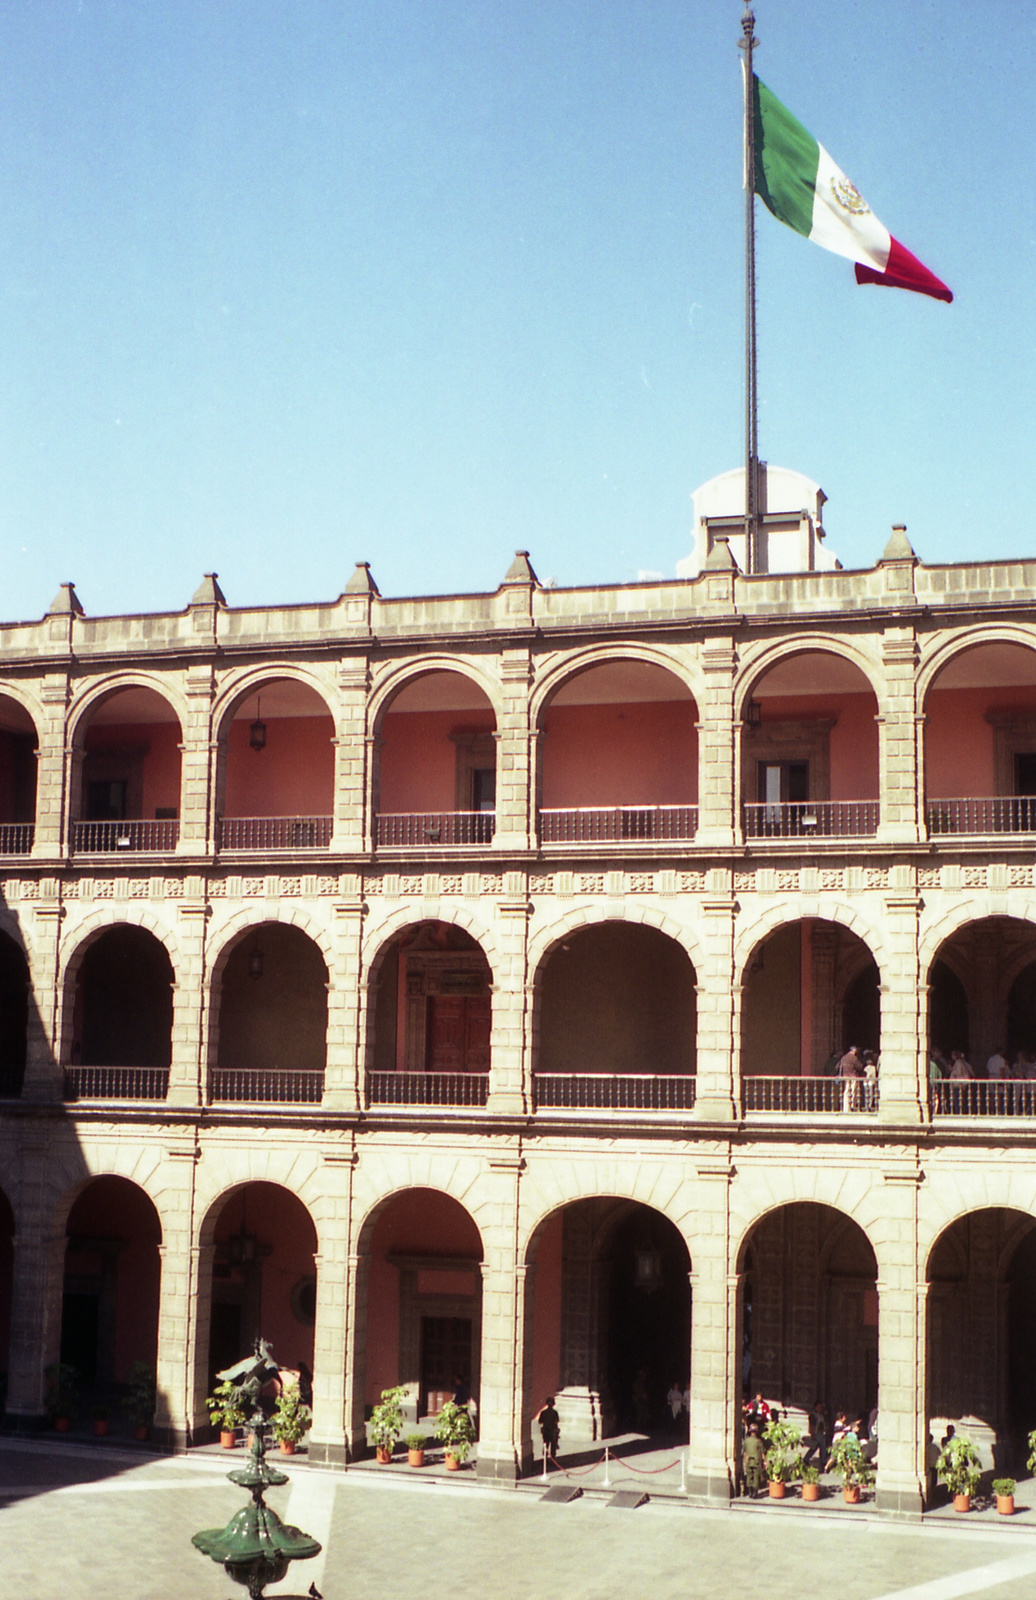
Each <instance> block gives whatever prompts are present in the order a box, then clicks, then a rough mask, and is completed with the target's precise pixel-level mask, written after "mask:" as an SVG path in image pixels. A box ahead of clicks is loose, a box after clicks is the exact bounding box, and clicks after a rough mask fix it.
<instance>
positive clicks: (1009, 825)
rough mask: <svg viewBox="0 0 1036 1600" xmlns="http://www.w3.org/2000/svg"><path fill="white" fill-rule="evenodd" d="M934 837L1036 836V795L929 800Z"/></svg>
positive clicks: (927, 806)
mask: <svg viewBox="0 0 1036 1600" xmlns="http://www.w3.org/2000/svg"><path fill="white" fill-rule="evenodd" d="M925 817H926V819H927V822H928V832H929V835H930V836H934V835H936V834H940V833H1033V832H1036V795H1000V796H997V797H996V798H992V797H990V798H987V799H982V800H929V801H928V803H927V805H926V806H925Z"/></svg>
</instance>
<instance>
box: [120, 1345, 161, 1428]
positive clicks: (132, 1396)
mask: <svg viewBox="0 0 1036 1600" xmlns="http://www.w3.org/2000/svg"><path fill="white" fill-rule="evenodd" d="M156 1398H157V1396H156V1385H155V1369H154V1367H149V1366H148V1364H147V1362H146V1361H134V1363H133V1365H132V1367H130V1371H129V1381H128V1384H127V1387H126V1398H125V1400H124V1401H123V1406H124V1409H125V1410H126V1412H127V1413H128V1414H129V1416H130V1417H132V1419H133V1421H134V1422H135V1423H136V1425H137V1427H138V1428H146V1427H149V1426H150V1424H151V1423H152V1422H153V1421H154V1416H155V1403H156Z"/></svg>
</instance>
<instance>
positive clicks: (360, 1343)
mask: <svg viewBox="0 0 1036 1600" xmlns="http://www.w3.org/2000/svg"><path fill="white" fill-rule="evenodd" d="M369 1275H370V1253H369V1252H365V1253H364V1254H362V1255H360V1254H356V1253H353V1254H350V1255H349V1256H348V1257H347V1259H346V1262H345V1279H344V1293H345V1321H346V1326H347V1328H348V1336H347V1338H346V1341H345V1366H344V1370H343V1374H342V1418H343V1427H344V1433H345V1439H344V1446H345V1454H346V1460H347V1461H362V1460H363V1457H364V1456H365V1455H366V1453H367V1430H366V1428H365V1426H364V1420H363V1414H364V1408H365V1400H366V1393H365V1382H366V1372H367V1292H368V1281H369ZM319 1294H320V1281H319V1279H318V1280H317V1295H318V1297H319ZM318 1315H319V1309H318Z"/></svg>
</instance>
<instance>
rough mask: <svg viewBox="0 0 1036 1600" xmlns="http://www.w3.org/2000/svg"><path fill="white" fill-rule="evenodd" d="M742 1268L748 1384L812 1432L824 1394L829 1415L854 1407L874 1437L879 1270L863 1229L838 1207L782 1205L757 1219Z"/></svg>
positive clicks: (747, 1389) (851, 1416) (853, 1415)
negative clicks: (809, 1419) (811, 1416)
mask: <svg viewBox="0 0 1036 1600" xmlns="http://www.w3.org/2000/svg"><path fill="white" fill-rule="evenodd" d="M740 1270H741V1272H742V1274H743V1278H742V1291H741V1307H742V1367H741V1385H742V1392H743V1393H744V1394H745V1395H746V1396H747V1395H755V1394H761V1395H762V1396H763V1398H764V1399H765V1400H766V1401H767V1402H768V1403H770V1404H771V1405H772V1404H773V1403H774V1402H776V1404H777V1405H778V1406H779V1407H780V1409H781V1410H782V1411H785V1410H787V1411H790V1413H791V1420H795V1421H799V1420H801V1421H802V1423H803V1433H805V1432H806V1431H807V1430H806V1427H805V1425H804V1424H805V1420H806V1416H807V1414H808V1412H809V1408H810V1407H811V1406H812V1405H813V1403H814V1401H815V1400H820V1401H821V1402H822V1403H823V1405H824V1406H825V1407H826V1409H827V1414H828V1418H829V1420H831V1421H833V1419H834V1418H835V1417H836V1415H837V1414H838V1412H840V1411H844V1412H845V1414H846V1416H847V1418H848V1420H849V1421H850V1422H855V1421H856V1420H857V1419H859V1420H860V1422H861V1423H862V1425H863V1428H864V1433H862V1434H861V1435H860V1437H861V1439H862V1438H864V1437H866V1434H867V1433H868V1432H869V1431H870V1430H869V1418H870V1414H871V1412H872V1411H873V1410H874V1409H875V1407H876V1406H877V1404H878V1288H877V1278H878V1269H877V1262H876V1260H875V1256H874V1251H873V1249H872V1248H871V1245H870V1241H869V1240H868V1238H867V1236H866V1234H865V1233H864V1231H863V1229H862V1228H861V1227H859V1226H858V1224H857V1223H855V1222H853V1221H852V1219H851V1218H850V1217H847V1216H846V1215H845V1214H844V1213H843V1212H841V1211H836V1210H835V1209H834V1208H833V1207H832V1206H825V1205H818V1204H816V1203H815V1202H813V1201H797V1202H794V1203H793V1204H791V1205H785V1206H779V1207H778V1208H777V1209H776V1210H774V1211H771V1212H769V1213H768V1214H767V1215H766V1216H765V1217H762V1218H761V1219H760V1220H759V1222H757V1223H756V1225H755V1227H754V1228H752V1230H751V1232H750V1233H749V1235H748V1237H747V1239H746V1241H745V1244H744V1246H743V1248H742V1252H741V1267H740ZM827 1437H828V1440H829V1441H830V1438H831V1431H830V1428H829V1429H828V1434H827ZM823 1465H824V1463H823V1462H821V1466H823Z"/></svg>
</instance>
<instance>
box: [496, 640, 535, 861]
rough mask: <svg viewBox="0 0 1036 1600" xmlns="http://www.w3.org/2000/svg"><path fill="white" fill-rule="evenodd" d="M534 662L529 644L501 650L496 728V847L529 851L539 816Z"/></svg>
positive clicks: (533, 840)
mask: <svg viewBox="0 0 1036 1600" xmlns="http://www.w3.org/2000/svg"><path fill="white" fill-rule="evenodd" d="M531 678H532V663H531V659H530V654H529V649H528V647H527V646H525V647H523V648H521V649H518V650H503V651H501V653H500V688H501V694H502V698H503V705H502V708H501V711H500V720H499V726H498V727H497V730H496V827H495V830H494V833H493V847H494V849H497V850H509V851H515V850H528V849H530V848H534V847H535V844H536V815H535V805H534V803H533V796H532V781H531V770H532V762H531V749H532V730H531V729H530V727H529V683H530V681H531Z"/></svg>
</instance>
